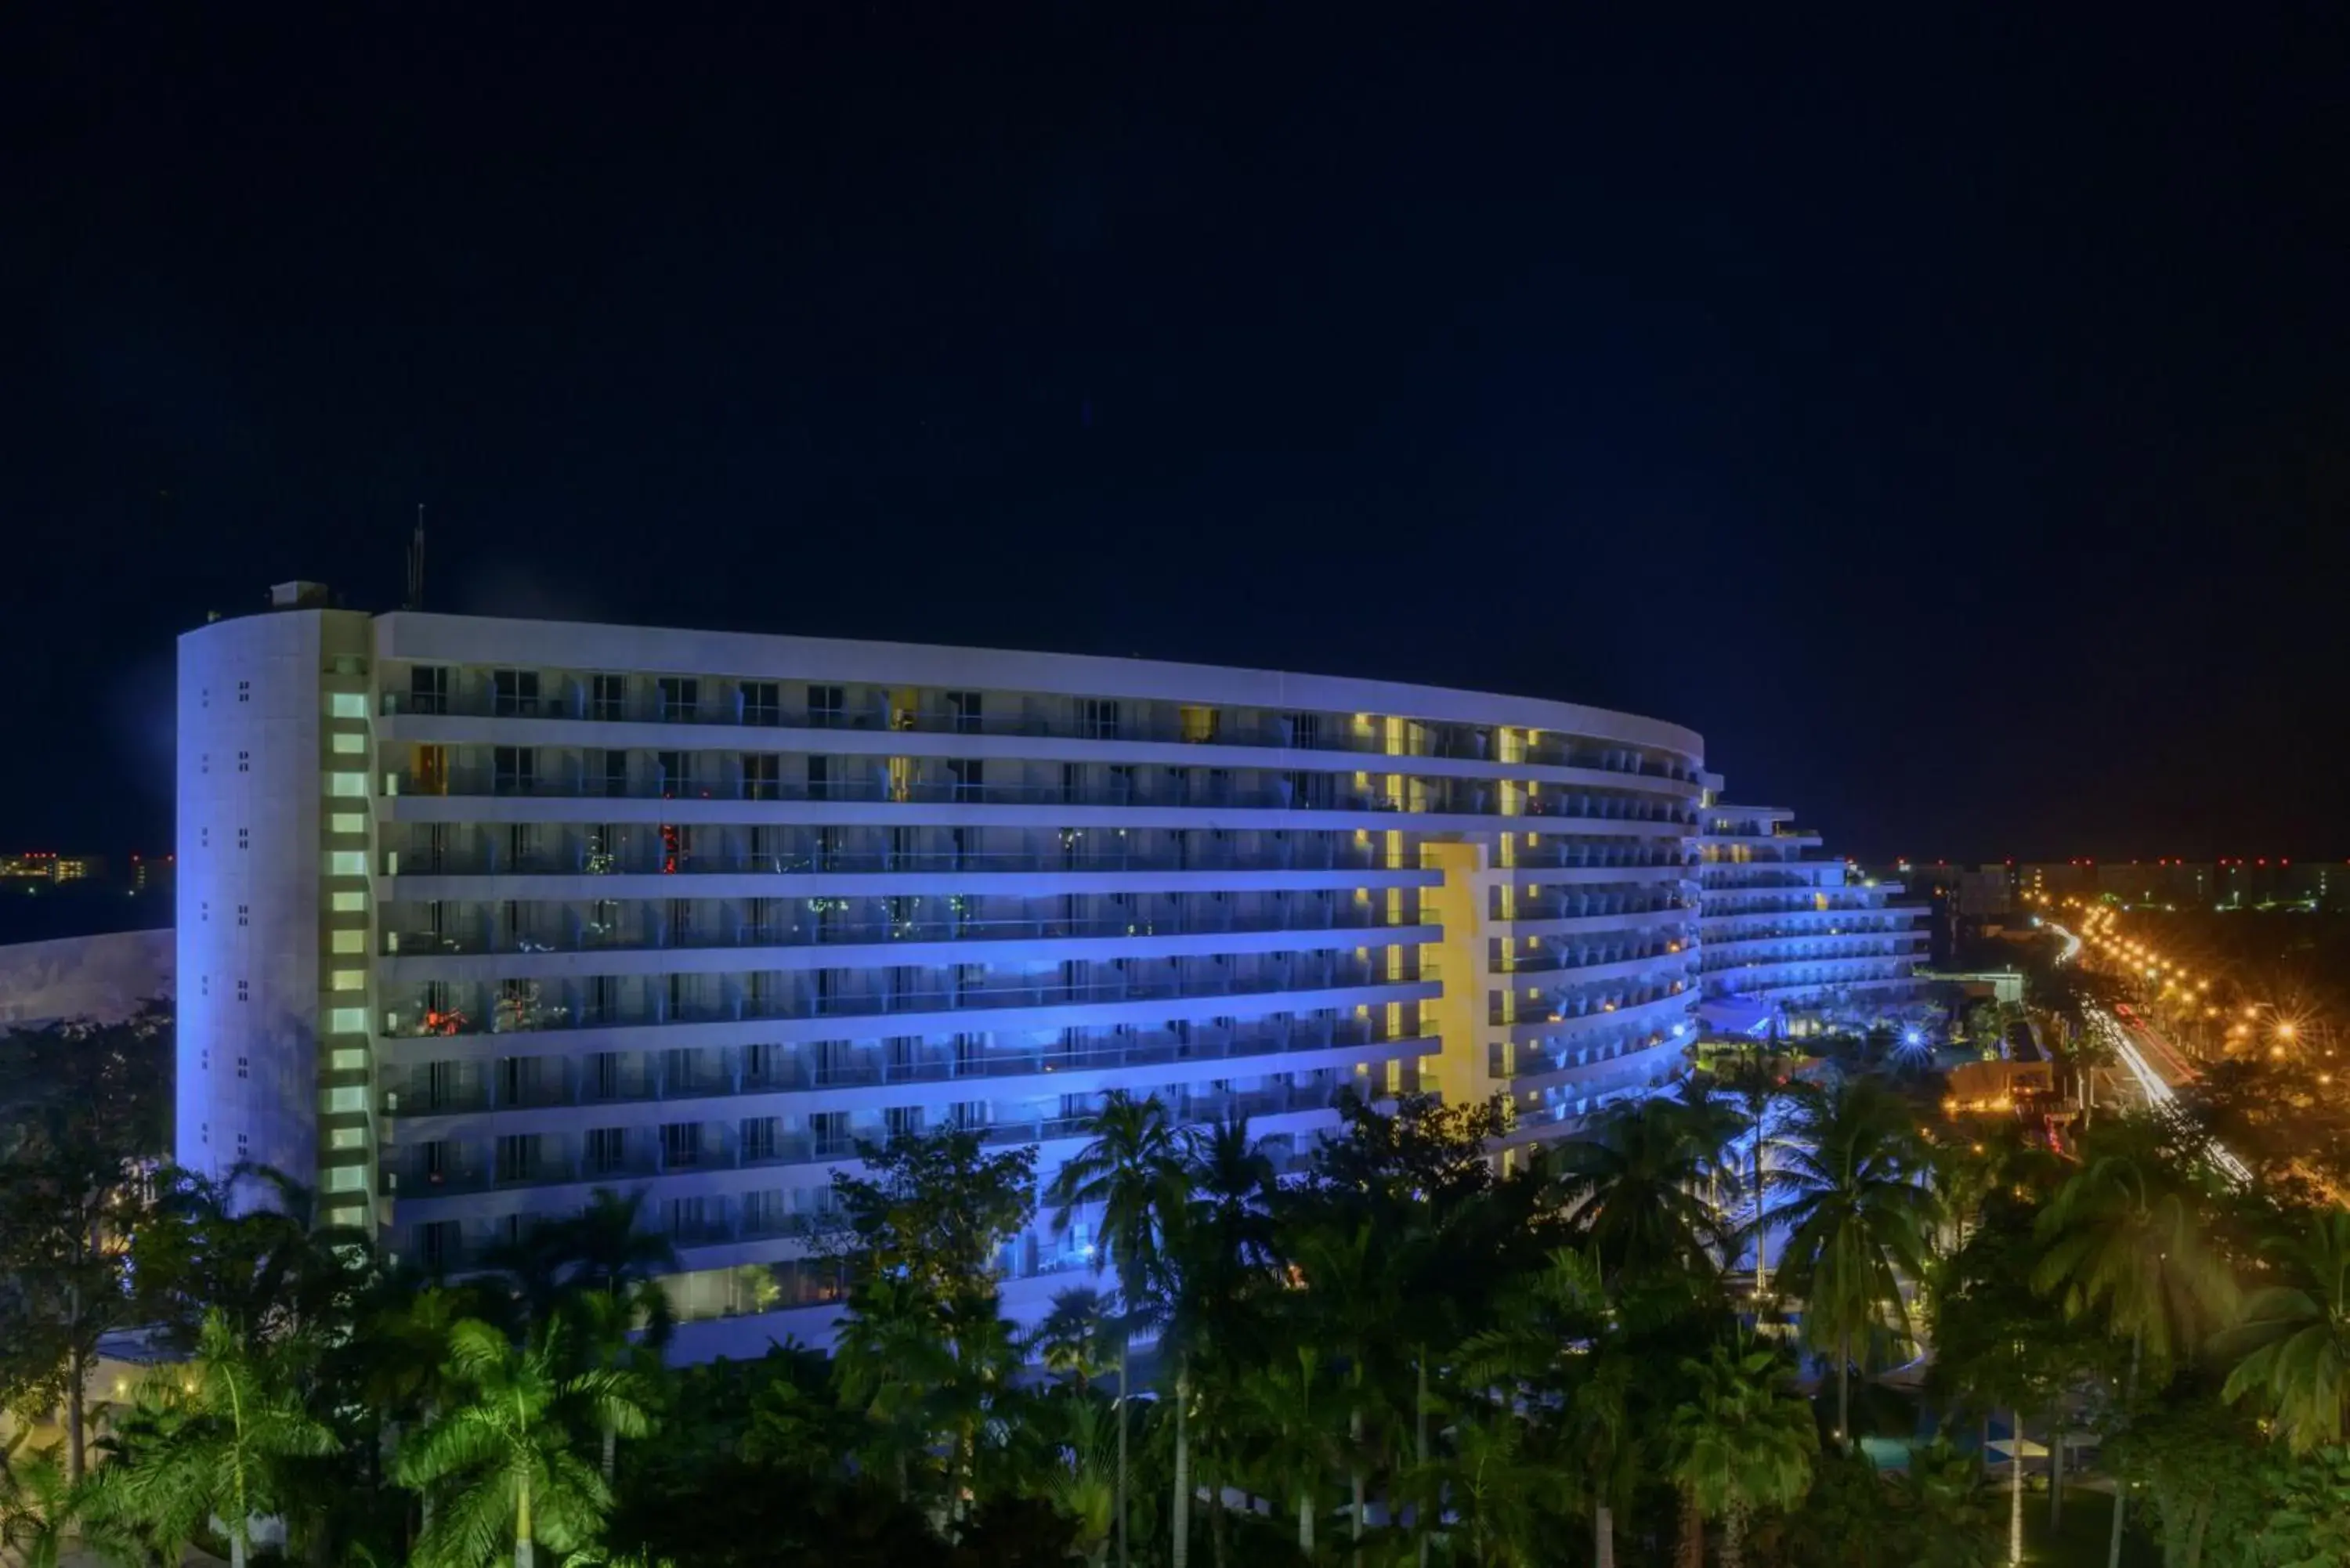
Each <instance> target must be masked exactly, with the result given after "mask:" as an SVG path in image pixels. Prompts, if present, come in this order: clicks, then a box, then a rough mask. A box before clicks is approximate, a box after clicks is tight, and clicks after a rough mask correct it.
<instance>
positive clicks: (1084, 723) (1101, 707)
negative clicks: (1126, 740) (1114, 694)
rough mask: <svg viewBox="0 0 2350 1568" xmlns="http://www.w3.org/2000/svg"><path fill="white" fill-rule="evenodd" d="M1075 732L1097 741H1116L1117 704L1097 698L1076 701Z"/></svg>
mask: <svg viewBox="0 0 2350 1568" xmlns="http://www.w3.org/2000/svg"><path fill="white" fill-rule="evenodd" d="M1077 732H1078V733H1079V734H1081V735H1085V736H1087V737H1089V738H1090V739H1093V740H1097V741H1115V740H1117V739H1118V704H1117V703H1116V702H1112V701H1105V700H1103V699H1102V698H1098V697H1081V698H1079V699H1078V700H1077Z"/></svg>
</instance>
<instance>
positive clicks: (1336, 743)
mask: <svg viewBox="0 0 2350 1568" xmlns="http://www.w3.org/2000/svg"><path fill="white" fill-rule="evenodd" d="M789 689H790V688H789V685H788V684H786V685H785V690H789ZM704 690H705V691H707V693H708V694H707V695H706V696H704V695H702V693H700V692H697V694H696V695H697V700H696V701H693V702H691V703H684V702H681V701H664V700H663V699H661V698H660V697H658V696H648V695H646V694H644V693H641V692H635V691H632V692H630V693H629V694H628V695H627V696H626V697H625V698H622V699H620V700H619V701H598V700H597V699H596V697H595V696H594V695H593V693H592V691H589V689H587V687H585V686H582V687H579V688H577V690H574V691H551V692H549V693H547V694H546V695H544V696H524V695H521V694H519V693H508V694H500V693H498V692H495V691H483V690H476V691H459V692H449V693H443V694H437V695H420V694H415V693H410V692H403V691H387V692H385V693H384V694H383V697H382V711H383V712H384V713H385V714H386V715H387V716H390V715H395V714H405V715H417V716H421V715H431V716H442V715H449V716H456V717H463V718H496V719H555V720H572V721H579V720H586V721H589V722H602V723H642V724H676V725H681V726H686V725H694V726H705V727H729V728H736V727H739V728H745V729H754V730H768V729H790V730H853V731H858V732H866V733H889V732H899V733H912V734H934V735H935V734H953V735H1002V736H1018V737H1023V738H1026V739H1031V740H1044V739H1062V740H1084V741H1128V742H1156V743H1161V744H1184V745H1198V746H1204V747H1209V748H1217V747H1226V746H1250V747H1260V748H1268V749H1272V750H1277V751H1305V752H1339V753H1347V754H1349V755H1357V756H1392V757H1399V758H1400V757H1439V758H1449V759H1454V760H1460V761H1468V762H1492V763H1499V762H1500V761H1501V760H1502V759H1501V756H1500V753H1501V751H1502V750H1503V749H1504V748H1503V747H1501V746H1500V745H1498V744H1497V743H1496V742H1494V740H1493V738H1492V735H1491V733H1490V732H1478V731H1476V730H1474V729H1469V728H1463V727H1460V726H1448V725H1422V726H1420V727H1419V729H1418V730H1417V731H1414V732H1408V733H1407V734H1406V735H1405V736H1404V737H1403V738H1402V739H1401V740H1400V741H1399V742H1390V741H1389V739H1388V736H1387V734H1386V732H1385V731H1384V727H1383V726H1382V727H1381V729H1380V730H1379V731H1378V732H1375V733H1370V734H1363V733H1358V732H1356V730H1355V728H1354V727H1353V726H1352V725H1351V724H1348V723H1347V722H1345V720H1344V719H1342V718H1339V717H1337V716H1335V715H1334V716H1329V717H1326V718H1323V719H1322V720H1321V722H1317V723H1316V724H1315V725H1314V726H1313V728H1312V731H1311V732H1307V731H1305V729H1303V728H1301V727H1300V726H1299V725H1298V724H1297V723H1296V722H1294V721H1292V720H1290V719H1287V718H1284V717H1280V716H1275V715H1262V716H1243V715H1241V714H1237V713H1233V712H1229V711H1218V712H1216V713H1215V714H1214V715H1213V717H1212V718H1211V719H1209V720H1206V721H1204V722H1203V721H1201V720H1197V719H1192V720H1185V719H1178V720H1177V721H1176V722H1172V723H1170V722H1166V721H1165V720H1163V719H1146V718H1143V717H1141V716H1140V715H1139V714H1138V713H1136V712H1135V711H1132V710H1130V709H1128V710H1126V711H1121V712H1120V714H1119V716H1118V718H1117V719H1114V720H1113V719H1108V718H1106V717H1105V718H1097V719H1094V720H1091V721H1087V720H1081V719H1070V718H1062V719H1052V718H1047V717H1045V716H1043V715H1038V714H1033V713H1028V712H1007V711H1003V710H1002V709H1001V708H996V709H989V708H985V707H983V709H982V710H981V711H978V712H975V713H974V712H972V711H969V710H967V709H959V708H943V709H941V708H911V709H909V708H897V707H892V706H889V705H887V704H881V703H874V704H869V705H863V706H858V707H853V708H852V707H840V708H815V707H809V706H807V705H806V704H805V703H785V702H776V703H774V704H756V703H750V702H746V701H744V700H743V697H742V696H741V693H740V691H739V688H737V687H736V686H735V683H734V682H732V681H727V680H711V681H709V682H706V683H705V686H704ZM1510 760H1511V762H1512V763H1519V762H1523V763H1534V764H1535V765H1537V766H1542V767H1571V768H1582V769H1586V770H1588V771H1591V772H1595V773H1618V774H1629V775H1631V776H1633V777H1636V778H1661V779H1671V780H1676V781H1679V782H1682V783H1691V784H1693V783H1695V782H1696V781H1697V772H1696V770H1695V769H1693V768H1690V767H1686V766H1683V765H1681V764H1679V763H1659V762H1656V761H1652V760H1647V759H1628V758H1617V759H1615V760H1614V761H1612V762H1611V760H1610V759H1609V758H1608V757H1607V754H1606V753H1604V752H1602V751H1599V750H1596V749H1593V748H1589V747H1583V746H1577V745H1575V744H1574V743H1573V742H1569V741H1566V740H1564V739H1553V738H1549V737H1545V738H1544V739H1543V740H1541V741H1539V742H1535V743H1534V744H1533V745H1525V744H1523V743H1521V744H1519V745H1517V746H1515V747H1514V748H1513V756H1512V757H1511V759H1510Z"/></svg>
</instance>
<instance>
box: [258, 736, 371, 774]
mask: <svg viewBox="0 0 2350 1568" xmlns="http://www.w3.org/2000/svg"><path fill="white" fill-rule="evenodd" d="M334 749H335V750H336V751H337V752H338V753H341V754H342V755H344V756H347V757H355V756H358V755H359V754H361V753H364V752H365V751H366V750H367V737H366V736H365V735H348V734H345V735H337V736H336V737H335V745H334ZM242 754H243V753H239V755H242ZM237 771H238V772H239V773H243V772H244V763H238V764H237Z"/></svg>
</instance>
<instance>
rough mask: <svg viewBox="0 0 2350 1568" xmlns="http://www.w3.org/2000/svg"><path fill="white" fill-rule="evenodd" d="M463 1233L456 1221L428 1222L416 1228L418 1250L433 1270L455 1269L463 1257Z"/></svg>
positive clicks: (425, 1264)
mask: <svg viewBox="0 0 2350 1568" xmlns="http://www.w3.org/2000/svg"><path fill="white" fill-rule="evenodd" d="M462 1237H463V1231H460V1230H459V1229H458V1226H457V1221H456V1220H426V1221H425V1222H424V1223H423V1224H421V1225H419V1226H418V1227H417V1228H416V1250H417V1251H418V1252H419V1253H421V1254H422V1256H423V1259H424V1266H425V1267H426V1268H427V1269H431V1270H440V1269H453V1268H455V1267H456V1266H457V1262H458V1260H459V1258H460V1257H461V1256H462V1255H463V1241H462V1239H461V1238H462Z"/></svg>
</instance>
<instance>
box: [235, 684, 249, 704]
mask: <svg viewBox="0 0 2350 1568" xmlns="http://www.w3.org/2000/svg"><path fill="white" fill-rule="evenodd" d="M236 700H237V701H240V702H250V701H253V682H252V681H250V680H240V681H238V682H237V683H236Z"/></svg>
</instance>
